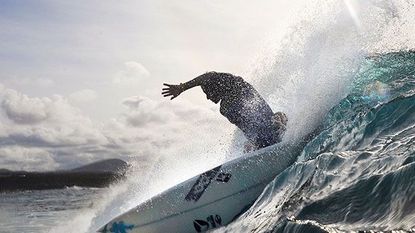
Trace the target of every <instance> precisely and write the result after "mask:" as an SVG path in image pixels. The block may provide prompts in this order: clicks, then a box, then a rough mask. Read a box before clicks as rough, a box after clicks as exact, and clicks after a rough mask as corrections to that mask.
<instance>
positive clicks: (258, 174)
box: [98, 143, 304, 233]
mask: <svg viewBox="0 0 415 233" xmlns="http://www.w3.org/2000/svg"><path fill="white" fill-rule="evenodd" d="M302 146H304V144H303V143H294V144H288V143H280V144H277V145H274V146H270V147H267V148H264V149H261V150H258V151H254V152H251V153H249V154H246V155H244V156H243V157H241V158H237V159H235V160H232V161H230V162H227V163H225V164H223V165H221V166H218V167H215V168H213V169H211V170H209V171H207V172H205V173H203V174H200V175H198V176H196V177H193V178H191V179H189V180H187V181H185V182H183V183H180V184H178V185H176V186H174V187H172V188H170V189H168V190H167V191H165V192H163V193H161V194H159V195H157V196H155V197H153V198H151V199H150V200H147V201H145V202H144V203H142V204H140V205H138V206H137V207H135V208H133V209H131V210H129V211H128V212H126V213H124V214H122V215H120V216H118V217H116V218H114V219H113V220H111V221H110V222H109V223H107V224H106V225H104V226H103V227H102V228H100V229H99V230H98V232H105V233H107V232H108V233H109V232H114V233H125V232H127V233H161V232H162V233H165V232H169V233H194V232H204V231H207V230H211V229H214V228H217V227H220V226H224V225H226V224H228V223H230V222H231V221H233V220H234V219H236V218H237V217H238V216H239V215H240V214H242V213H243V212H244V211H246V210H247V209H248V208H249V207H250V206H251V205H252V204H253V202H254V201H255V200H256V199H257V198H258V196H259V195H260V194H261V193H262V191H263V189H264V188H265V186H266V185H267V184H268V183H269V182H271V181H272V180H273V179H274V177H275V176H276V175H278V174H279V173H281V172H282V171H284V170H285V169H286V168H287V167H288V166H290V165H291V164H292V163H294V161H295V160H296V156H297V155H298V153H299V152H300V150H299V149H301V148H302Z"/></svg>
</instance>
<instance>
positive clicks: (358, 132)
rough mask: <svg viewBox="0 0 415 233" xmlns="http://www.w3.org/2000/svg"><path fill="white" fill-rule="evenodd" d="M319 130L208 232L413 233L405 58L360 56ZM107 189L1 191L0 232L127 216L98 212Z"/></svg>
mask: <svg viewBox="0 0 415 233" xmlns="http://www.w3.org/2000/svg"><path fill="white" fill-rule="evenodd" d="M321 129H322V130H321V131H320V133H318V134H317V135H315V136H314V137H313V139H312V140H311V141H310V143H308V144H307V146H306V147H305V148H304V149H303V151H302V152H301V153H300V154H298V159H297V162H296V163H294V164H293V165H292V166H290V167H288V168H287V169H286V170H285V171H284V172H282V173H281V174H279V175H278V176H277V177H275V179H274V180H273V181H272V182H270V183H269V184H268V186H267V187H266V188H265V190H264V191H263V193H262V195H261V196H260V197H259V198H258V199H257V201H256V202H255V204H254V205H253V206H252V207H251V208H250V209H249V210H248V211H247V212H246V213H245V214H243V215H242V216H240V217H239V218H238V219H237V220H236V221H235V222H233V223H231V224H230V225H228V226H225V227H222V228H220V229H217V230H215V232H298V233H299V232H391V231H396V232H413V231H415V52H413V51H399V52H392V53H386V54H377V55H372V56H370V57H367V58H365V59H364V60H363V62H362V64H361V65H360V68H359V70H358V71H357V72H356V73H355V76H354V78H353V81H352V84H351V88H350V91H349V93H348V94H347V96H346V97H345V98H343V99H341V101H340V102H339V103H337V104H336V105H335V106H334V107H332V108H331V109H330V111H329V112H328V114H327V115H326V116H325V117H324V120H323V121H322V128H321ZM114 187H117V186H112V187H110V188H105V189H89V188H79V187H73V188H67V189H62V190H44V191H25V192H12V193H1V194H0V226H1V227H0V232H2V233H3V232H4V233H9V232H25V233H32V232H33V233H35V232H36V233H38V232H52V233H54V232H92V231H93V230H92V229H94V228H95V229H96V227H97V226H99V225H100V224H102V223H104V222H105V221H107V220H108V219H109V218H111V217H112V216H114V215H117V214H119V213H120V212H123V211H125V210H127V209H128V208H126V207H125V208H124V209H120V208H115V207H114V205H112V206H109V207H108V206H105V205H102V200H105V199H116V198H114V197H116V196H117V195H118V196H119V193H123V192H126V190H128V189H130V188H131V187H129V186H128V185H124V187H123V188H119V187H118V190H119V191H118V194H114V193H111V190H113V189H114ZM148 195H150V194H148ZM150 196H151V195H150ZM118 199H119V200H118V201H115V203H123V202H125V200H129V199H130V198H128V196H124V197H123V198H118ZM143 199H145V197H143ZM113 203H114V202H113ZM135 204H137V203H133V204H132V205H135ZM98 210H99V211H98ZM105 210H110V211H105ZM111 211H112V212H111ZM103 213H105V217H104V218H102V219H100V218H97V215H103ZM69 229H70V230H69Z"/></svg>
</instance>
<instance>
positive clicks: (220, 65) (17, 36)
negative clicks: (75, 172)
mask: <svg viewBox="0 0 415 233" xmlns="http://www.w3.org/2000/svg"><path fill="white" fill-rule="evenodd" d="M284 4H286V3H285V2H280V3H274V2H272V1H255V3H253V2H251V1H243V2H241V1H236V0H231V1H219V0H204V1H191V0H181V1H169V0H140V1H127V0H126V1H121V2H120V1H12V0H4V1H1V2H0V28H1V30H0V123H1V125H0V161H1V165H2V167H4V168H8V169H14V170H53V169H62V168H63V169H65V168H71V167H74V166H78V165H80V164H84V163H88V162H92V161H96V160H99V159H105V158H112V157H119V158H130V157H132V156H133V157H136V158H140V159H141V160H143V161H145V160H146V158H148V157H151V156H156V155H153V154H157V151H160V150H161V149H160V147H163V148H164V149H165V151H168V145H171V144H174V143H181V144H183V145H187V144H188V145H190V146H192V145H193V148H196V147H195V146H194V145H198V140H197V139H194V138H195V135H197V134H198V133H200V132H205V131H206V132H211V131H212V130H211V127H212V125H219V126H223V127H224V128H226V130H223V132H214V133H212V134H210V135H209V137H216V142H217V141H220V140H221V139H220V138H221V137H223V138H226V137H228V136H226V135H229V134H230V132H232V130H233V129H234V128H232V126H229V124H228V123H227V122H226V119H223V118H221V117H220V116H219V114H218V111H217V109H218V107H217V106H215V105H213V103H210V102H207V101H206V99H205V96H204V94H203V93H202V92H201V91H200V89H195V90H190V91H189V92H188V93H185V94H183V95H182V96H180V97H179V98H177V99H175V100H174V101H169V100H167V99H163V98H162V96H161V94H160V93H161V88H162V83H164V82H166V83H180V82H184V81H187V80H190V79H192V78H193V77H195V76H197V75H200V74H202V73H204V72H206V71H211V70H215V71H224V72H231V73H235V74H238V75H245V74H247V73H249V70H250V69H251V68H252V67H251V65H252V63H253V61H255V59H256V58H257V57H258V55H259V51H260V49H261V47H262V46H263V44H264V41H266V39H267V38H269V36H270V34H272V33H277V32H278V30H276V28H279V26H281V25H282V24H284V22H285V23H286V22H287V21H289V20H290V14H289V11H282V10H281V8H283V7H284ZM248 79H249V77H248ZM204 124H205V125H206V126H205V128H206V129H205V131H203V127H204V126H203V125H204ZM195 125H196V126H197V127H195ZM201 130H202V131H201ZM186 135H187V136H186ZM189 140H192V143H187V144H186V143H184V141H189ZM223 140H225V139H223ZM199 141H200V142H199V144H202V143H203V142H205V141H206V140H205V139H203V138H200V139H199ZM212 143H214V142H212Z"/></svg>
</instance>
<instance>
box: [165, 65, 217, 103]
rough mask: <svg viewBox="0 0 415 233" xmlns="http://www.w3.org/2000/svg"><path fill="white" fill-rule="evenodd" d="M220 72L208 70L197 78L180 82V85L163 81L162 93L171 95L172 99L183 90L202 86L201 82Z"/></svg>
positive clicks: (166, 95) (167, 95)
mask: <svg viewBox="0 0 415 233" xmlns="http://www.w3.org/2000/svg"><path fill="white" fill-rule="evenodd" d="M217 74H218V73H216V72H207V73H204V74H202V75H199V76H197V77H196V78H194V79H192V80H190V81H188V82H185V83H180V84H178V85H174V84H167V83H163V85H164V86H166V87H164V88H163V89H162V92H161V94H162V95H163V96H164V97H169V96H171V98H170V99H171V100H172V99H174V98H176V97H177V96H179V95H180V94H181V93H182V92H184V91H186V90H188V89H190V88H193V87H196V86H200V85H201V84H203V83H204V82H205V81H206V80H207V79H210V78H211V77H212V76H215V75H217Z"/></svg>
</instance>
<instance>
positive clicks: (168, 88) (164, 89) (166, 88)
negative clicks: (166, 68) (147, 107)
mask: <svg viewBox="0 0 415 233" xmlns="http://www.w3.org/2000/svg"><path fill="white" fill-rule="evenodd" d="M170 89H171V88H170V87H165V88H163V89H161V90H162V91H166V90H170Z"/></svg>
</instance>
